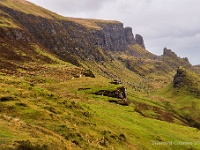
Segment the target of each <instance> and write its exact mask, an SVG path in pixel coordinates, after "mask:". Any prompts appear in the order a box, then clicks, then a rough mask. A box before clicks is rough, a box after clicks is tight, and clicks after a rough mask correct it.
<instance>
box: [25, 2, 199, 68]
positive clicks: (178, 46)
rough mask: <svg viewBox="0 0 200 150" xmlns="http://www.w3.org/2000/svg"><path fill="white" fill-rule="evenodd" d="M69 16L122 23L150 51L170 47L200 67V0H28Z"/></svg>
mask: <svg viewBox="0 0 200 150" xmlns="http://www.w3.org/2000/svg"><path fill="white" fill-rule="evenodd" d="M28 1H30V2H33V3H35V4H37V5H40V6H42V7H44V8H47V9H49V10H52V11H54V12H56V13H58V14H61V15H63V16H66V17H78V18H95V19H107V20H118V21H121V22H122V23H124V26H130V27H132V29H133V34H137V33H139V34H141V35H142V36H143V38H144V42H145V45H146V49H147V50H149V51H150V52H152V53H154V54H156V55H162V53H163V48H164V47H167V48H169V49H171V50H172V51H174V52H175V53H176V54H177V55H178V56H180V57H188V58H189V61H190V62H191V63H192V64H194V65H195V64H200V0H28Z"/></svg>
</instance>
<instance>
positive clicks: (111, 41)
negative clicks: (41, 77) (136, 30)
mask: <svg viewBox="0 0 200 150" xmlns="http://www.w3.org/2000/svg"><path fill="white" fill-rule="evenodd" d="M0 7H1V10H2V11H4V12H5V13H7V14H8V15H9V16H11V17H12V18H13V19H14V20H15V21H16V22H18V23H19V24H20V26H23V28H25V29H26V30H27V32H29V33H30V34H31V35H32V37H33V39H34V40H35V41H37V42H38V43H40V44H42V45H43V46H44V47H46V48H48V49H49V50H51V51H52V52H53V53H55V54H57V55H59V56H61V57H62V58H64V59H66V60H68V61H70V62H72V63H73V64H76V65H77V64H78V62H77V61H76V57H80V58H81V59H86V58H87V59H93V60H95V61H102V60H104V56H103V55H102V53H101V52H99V50H98V48H101V49H103V51H104V52H106V51H124V50H126V49H127V47H128V45H129V44H139V45H141V46H142V47H144V42H143V38H142V37H141V36H138V35H136V39H135V38H134V36H133V33H132V29H131V28H130V27H129V28H124V27H123V24H122V23H120V22H106V21H105V22H103V21H98V20H94V23H95V24H96V26H98V28H89V27H86V26H84V25H81V24H79V23H77V22H74V21H71V20H67V19H64V18H61V19H60V18H59V19H58V18H54V19H49V18H44V17H40V16H35V15H32V14H26V13H23V12H20V11H17V10H13V9H11V8H8V7H4V6H0ZM16 34H17V35H16V36H17V37H18V39H21V38H24V39H27V37H24V36H23V33H20V32H18V33H16ZM29 39H30V38H29ZM29 42H30V40H29Z"/></svg>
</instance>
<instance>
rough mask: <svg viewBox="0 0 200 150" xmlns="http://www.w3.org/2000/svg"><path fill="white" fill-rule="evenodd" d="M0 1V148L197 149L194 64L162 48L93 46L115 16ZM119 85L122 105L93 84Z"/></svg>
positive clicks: (110, 88) (199, 90)
mask: <svg viewBox="0 0 200 150" xmlns="http://www.w3.org/2000/svg"><path fill="white" fill-rule="evenodd" d="M0 8H1V10H0V149H2V150H8V149H9V150H14V149H17V150H27V149H30V150H36V149H37V150H65V149H69V150H73V149H74V150H77V149H91V150H94V149H99V150H104V149H116V150H130V149H131V150H141V149H148V150H155V149H156V150H163V149H169V150H170V149H177V150H182V149H194V150H197V149H200V143H199V141H200V132H199V129H200V118H199V111H200V107H199V106H200V105H199V104H200V102H199V94H200V81H199V75H198V74H196V73H194V72H193V71H192V70H193V69H195V71H196V72H197V73H198V71H199V66H195V67H192V66H191V65H190V63H189V62H188V60H187V59H186V58H184V59H183V58H179V57H178V56H177V55H176V54H175V53H173V52H172V51H171V50H168V49H164V54H163V55H162V56H156V55H154V54H152V53H150V52H148V51H147V50H146V49H144V48H142V47H141V46H140V45H138V44H134V45H128V47H127V49H125V50H105V49H103V48H102V47H101V46H98V47H96V44H98V42H100V43H101V42H102V43H104V44H105V43H106V42H105V41H103V40H105V38H102V39H103V40H102V39H99V41H98V40H96V38H97V37H101V36H103V37H104V35H109V36H111V35H112V36H113V37H114V38H116V39H122V40H123V37H121V35H119V34H118V32H114V31H115V30H117V31H119V32H122V33H123V31H124V30H123V26H122V23H120V22H118V21H105V20H95V19H80V18H65V17H62V16H59V15H57V14H55V13H52V12H50V11H48V10H45V9H43V8H41V7H38V6H36V5H33V4H31V3H29V2H27V1H24V0H0ZM16 14H17V15H16ZM107 25H108V26H107ZM109 25H110V26H109ZM116 25H117V26H116ZM103 28H104V29H103ZM36 29H37V33H38V35H37V34H33V33H36ZM118 29H119V30H118ZM100 30H101V32H100ZM61 31H62V32H61ZM104 32H106V33H105V34H104ZM58 33H59V36H58ZM95 35H98V36H95ZM109 36H108V37H109ZM90 37H91V39H90ZM118 37H119V38H118ZM101 40H102V41H101ZM44 41H45V42H46V43H47V44H45V42H44ZM97 41H98V42H97ZM95 42H97V43H95ZM107 42H109V38H107ZM102 43H101V44H102ZM110 43H111V42H110ZM90 44H93V45H90ZM111 44H112V43H111ZM116 44H119V45H120V42H116ZM121 44H123V43H121ZM52 47H54V48H55V49H53V50H52ZM70 49H71V51H70ZM54 50H55V51H54ZM82 54H84V55H82ZM61 58H62V59H61ZM66 60H69V61H70V62H72V63H73V62H75V64H76V63H77V64H78V65H79V67H78V66H75V65H72V64H71V63H69V62H67V61H66ZM180 65H182V66H184V67H186V69H184V68H179V69H180V70H179V71H180V72H181V73H183V74H181V73H180V74H178V75H176V77H177V79H175V78H174V79H173V77H174V75H175V74H176V69H177V67H178V66H180ZM116 80H117V81H119V82H120V84H112V81H116ZM174 81H176V83H177V85H178V86H174ZM122 86H125V87H126V88H127V97H128V98H127V99H128V102H127V103H126V105H125V104H124V103H123V100H121V99H118V98H113V97H108V96H104V95H105V94H104V93H102V91H103V92H105V91H106V92H111V93H112V92H116V93H117V91H118V88H119V87H122ZM158 89H159V90H158ZM97 93H101V94H97Z"/></svg>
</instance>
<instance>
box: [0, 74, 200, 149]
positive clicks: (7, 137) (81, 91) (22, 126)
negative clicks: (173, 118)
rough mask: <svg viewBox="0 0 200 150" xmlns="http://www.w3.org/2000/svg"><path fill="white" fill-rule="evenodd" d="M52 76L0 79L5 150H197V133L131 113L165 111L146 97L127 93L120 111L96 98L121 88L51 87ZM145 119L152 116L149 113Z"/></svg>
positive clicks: (101, 81)
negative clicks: (142, 109)
mask: <svg viewBox="0 0 200 150" xmlns="http://www.w3.org/2000/svg"><path fill="white" fill-rule="evenodd" d="M51 73H53V72H51ZM52 76H53V75H52ZM52 76H51V77H48V78H47V77H46V80H43V82H38V83H35V84H32V83H31V82H30V80H33V79H34V80H35V81H37V79H38V78H39V77H31V79H30V77H26V78H24V79H22V78H17V77H13V76H7V75H5V74H1V75H0V79H1V80H0V81H1V88H0V91H1V92H0V93H1V94H0V99H1V101H0V103H1V107H0V112H1V117H0V118H1V125H0V130H1V132H0V133H1V140H0V141H1V142H0V143H1V147H2V148H3V149H8V148H10V149H13V148H16V149H17V148H18V149H20V147H26V148H30V147H31V148H36V149H65V148H66V147H67V149H191V148H193V149H199V148H200V147H199V145H198V144H195V143H198V142H199V137H200V135H199V131H198V130H197V129H195V128H190V127H187V126H183V125H178V124H174V123H168V122H165V121H159V120H155V119H151V118H149V117H144V116H143V115H141V113H138V112H137V111H135V108H136V106H138V105H139V104H144V105H143V106H145V104H146V105H147V106H148V107H153V106H156V107H160V109H161V110H162V109H164V108H162V106H158V105H156V104H155V103H153V101H152V100H151V99H149V98H147V97H143V96H138V95H136V94H134V93H132V92H131V90H130V89H129V92H130V94H129V95H128V99H129V100H130V101H131V102H132V103H131V104H130V105H129V106H121V105H118V104H116V103H114V102H115V101H117V99H115V98H110V97H106V96H99V95H95V94H94V93H95V92H96V91H99V90H102V89H116V88H117V87H118V86H120V85H113V84H110V83H109V80H107V79H105V78H102V77H97V78H88V77H81V78H73V79H71V80H68V81H63V82H58V81H57V82H55V79H54V78H55V77H56V76H53V77H52ZM52 82H53V83H52ZM149 113H154V112H150V110H149ZM152 116H153V114H152ZM5 126H6V128H5ZM18 133H20V134H18ZM44 137H45V140H44ZM162 142H163V143H162ZM164 142H172V144H170V143H168V144H167V143H164ZM181 142H191V143H193V144H190V143H189V144H186V145H184V144H181Z"/></svg>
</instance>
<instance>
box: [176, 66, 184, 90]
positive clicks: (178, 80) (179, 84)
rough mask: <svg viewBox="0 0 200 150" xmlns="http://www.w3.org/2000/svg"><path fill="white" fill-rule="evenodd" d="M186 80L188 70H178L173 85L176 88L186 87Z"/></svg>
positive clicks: (180, 68)
mask: <svg viewBox="0 0 200 150" xmlns="http://www.w3.org/2000/svg"><path fill="white" fill-rule="evenodd" d="M185 78H186V70H185V69H184V68H182V67H179V68H178V69H177V72H176V75H175V76H174V80H173V85H174V87H175V88H180V87H182V86H184V83H185V80H186V79H185Z"/></svg>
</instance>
